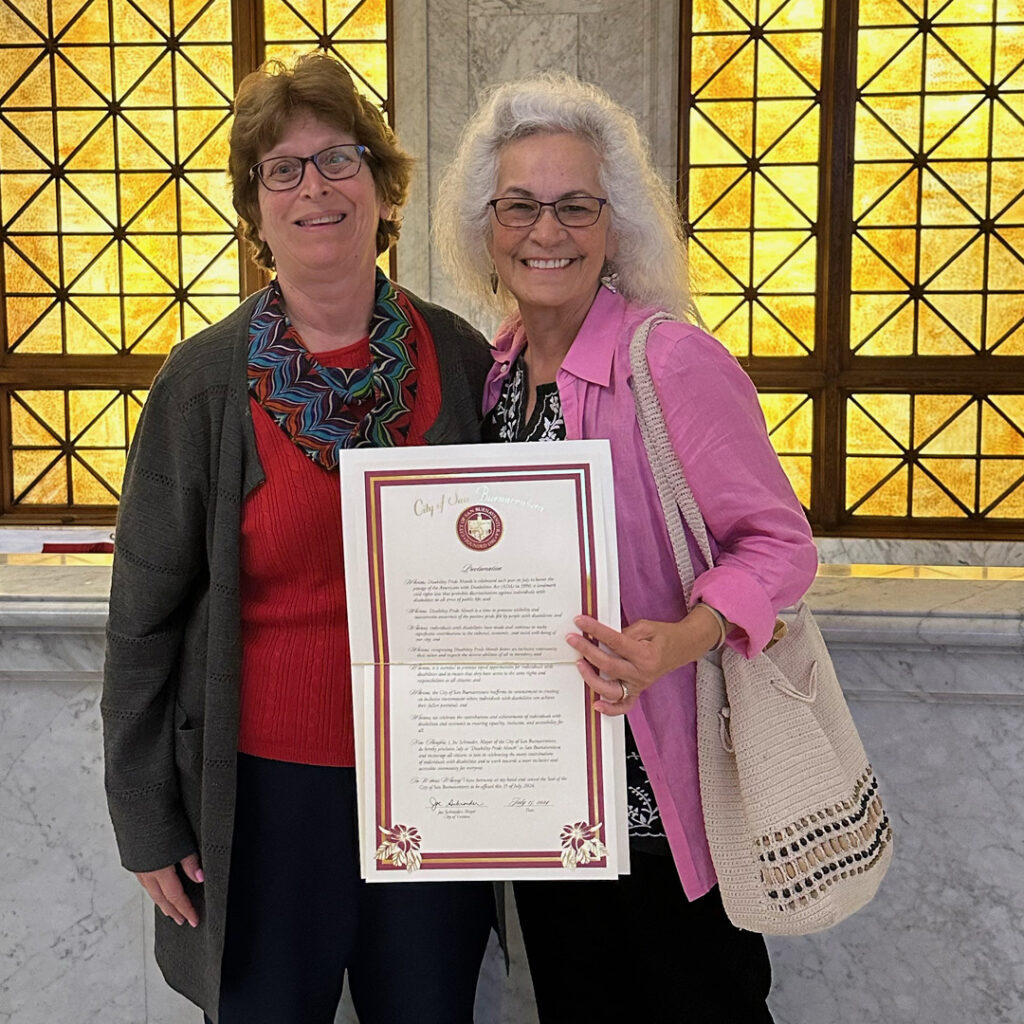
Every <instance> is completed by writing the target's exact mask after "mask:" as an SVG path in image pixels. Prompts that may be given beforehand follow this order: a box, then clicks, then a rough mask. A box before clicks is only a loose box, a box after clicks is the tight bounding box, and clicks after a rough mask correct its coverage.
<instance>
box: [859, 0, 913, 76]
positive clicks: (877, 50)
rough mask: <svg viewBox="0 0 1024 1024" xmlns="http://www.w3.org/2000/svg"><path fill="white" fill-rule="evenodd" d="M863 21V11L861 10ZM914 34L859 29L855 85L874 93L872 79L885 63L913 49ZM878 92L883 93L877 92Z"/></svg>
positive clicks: (894, 29)
mask: <svg viewBox="0 0 1024 1024" xmlns="http://www.w3.org/2000/svg"><path fill="white" fill-rule="evenodd" d="M861 17H862V20H861V24H862V25H863V24H864V21H863V10H862V15H861ZM915 42H916V41H915V32H914V31H910V30H903V29H897V28H895V27H887V28H884V29H871V28H861V30H860V32H858V33H857V84H858V87H859V88H861V89H865V88H866V89H867V91H869V92H874V91H876V90H874V89H873V88H872V79H873V78H874V77H875V76H876V75H878V74H880V73H882V72H883V69H884V68H885V66H886V64H887V62H889V61H891V60H893V58H898V57H899V55H900V53H901V52H904V51H906V50H909V51H910V52H913V50H914V49H915ZM878 91H884V89H883V90H878Z"/></svg>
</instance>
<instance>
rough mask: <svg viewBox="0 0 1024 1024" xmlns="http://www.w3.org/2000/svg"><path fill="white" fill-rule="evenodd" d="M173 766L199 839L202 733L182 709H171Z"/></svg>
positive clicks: (182, 796)
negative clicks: (173, 721) (172, 713)
mask: <svg viewBox="0 0 1024 1024" xmlns="http://www.w3.org/2000/svg"><path fill="white" fill-rule="evenodd" d="M174 719H175V726H174V765H175V767H176V768H177V770H178V791H179V792H180V794H181V802H182V805H183V806H184V809H185V815H186V817H187V818H188V820H189V824H190V825H191V826H192V831H193V832H194V833H195V836H196V839H197V840H198V839H199V823H200V812H201V809H202V789H203V734H204V731H205V730H204V729H203V727H202V726H201V725H198V726H196V725H191V724H189V721H188V716H187V715H186V714H185V710H184V708H182V707H181V705H180V704H175V708H174Z"/></svg>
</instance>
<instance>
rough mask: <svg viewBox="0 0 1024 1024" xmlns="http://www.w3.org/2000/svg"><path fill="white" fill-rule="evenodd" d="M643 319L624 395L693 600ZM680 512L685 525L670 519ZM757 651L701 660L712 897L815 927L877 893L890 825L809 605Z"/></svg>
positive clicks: (757, 917) (804, 929)
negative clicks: (629, 391) (715, 893)
mask: <svg viewBox="0 0 1024 1024" xmlns="http://www.w3.org/2000/svg"><path fill="white" fill-rule="evenodd" d="M666 319H670V318H669V317H668V316H667V315H666V314H655V315H654V316H652V317H649V318H648V319H647V320H645V321H644V322H643V324H641V325H640V327H639V328H638V329H637V331H636V334H635V335H634V337H633V341H632V343H631V346H630V363H631V367H632V371H633V394H634V398H635V401H636V406H637V420H638V422H639V424H640V430H641V434H642V435H643V439H644V447H645V449H646V451H647V458H648V461H649V462H650V465H651V470H652V472H653V474H654V479H655V483H656V484H657V486H658V495H659V497H660V499H661V505H662V511H663V512H664V515H665V522H666V525H667V527H668V532H669V536H670V538H671V540H672V549H673V553H674V555H675V560H676V568H677V570H678V572H679V579H680V583H681V584H682V587H683V594H684V595H685V597H686V603H687V606H688V607H689V605H690V594H691V591H692V589H693V581H694V572H693V566H692V564H691V562H690V555H689V549H688V547H687V544H686V534H685V532H684V529H683V523H684V522H685V524H686V527H687V528H688V529H689V531H690V533H691V534H692V535H693V537H694V539H695V540H696V541H697V545H698V547H699V549H700V551H701V554H702V556H703V558H704V561H705V563H706V565H707V566H708V567H709V568H710V567H711V566H712V565H713V564H714V561H713V559H712V555H711V546H710V544H709V542H708V534H707V527H706V525H705V524H704V519H703V517H702V516H701V514H700V509H699V508H698V507H697V503H696V501H695V500H694V497H693V494H692V493H691V491H690V487H689V484H688V483H687V481H686V476H685V474H684V472H683V467H682V466H681V465H680V464H679V460H678V458H677V457H676V455H675V452H674V450H673V448H672V445H671V443H670V442H669V439H668V434H667V431H666V428H665V418H664V414H663V412H662V409H661V406H660V404H659V401H658V396H657V392H656V391H655V389H654V383H653V381H652V380H651V374H650V368H649V366H648V364H647V338H648V335H649V334H650V331H651V329H652V327H654V326H655V325H656V324H657V323H659V322H660V321H662V320H666ZM680 513H682V519H681V518H680ZM776 637H778V638H779V639H776V640H773V641H772V643H771V644H769V645H768V647H767V648H766V650H765V651H764V653H762V654H760V655H758V656H757V657H755V658H750V659H748V658H745V657H744V656H743V655H742V654H740V653H738V652H737V651H734V650H732V649H731V648H728V647H727V648H725V649H724V650H723V651H722V652H721V654H720V655H719V654H717V653H716V654H711V655H708V656H705V657H704V658H702V659H701V660H700V661H699V662H698V665H697V748H698V750H697V752H698V763H699V770H700V790H701V802H702V804H703V808H704V824H705V829H706V831H707V837H708V846H709V848H710V850H711V859H712V861H713V863H714V865H715V872H716V873H717V875H718V884H719V889H720V892H721V895H722V903H723V905H724V906H725V911H726V913H727V914H728V915H729V919H730V920H731V921H732V922H733V924H735V925H736V926H737V927H739V928H745V929H747V930H749V931H758V932H763V933H765V934H770V935H804V934H808V933H810V932H816V931H821V930H823V929H825V928H829V927H831V926H832V925H834V924H836V923H838V922H839V921H841V920H843V918H845V917H848V916H849V915H850V914H852V913H854V911H856V910H859V909H860V908H861V907H862V906H864V904H865V903H867V902H868V901H869V900H870V899H871V898H872V897H873V896H874V894H875V892H876V891H877V889H878V885H879V883H880V882H881V880H882V877H883V876H884V874H885V872H886V870H887V869H888V867H889V862H890V861H891V860H892V849H893V845H892V843H893V839H892V827H891V824H890V822H889V817H888V815H887V814H886V812H885V808H884V807H883V806H882V800H881V797H880V796H879V792H878V780H877V779H876V778H875V775H874V772H873V771H872V768H871V764H870V762H869V761H868V758H867V754H866V753H865V751H864V746H863V744H862V743H861V740H860V736H859V735H858V733H857V728H856V726H855V725H854V722H853V718H852V717H851V715H850V710H849V708H848V707H847V705H846V700H845V698H844V697H843V691H842V687H841V686H840V685H839V680H838V679H837V678H836V673H835V669H834V668H833V665H832V659H831V657H830V656H829V653H828V649H827V648H826V646H825V641H824V640H823V639H822V636H821V631H820V630H819V629H818V626H817V623H816V622H815V621H814V617H813V616H812V614H811V611H810V609H809V608H808V607H807V605H806V604H804V603H803V602H801V603H800V604H799V606H798V608H797V612H796V617H795V619H794V620H793V621H792V622H791V623H790V624H789V625H788V629H785V631H783V630H781V629H777V630H776Z"/></svg>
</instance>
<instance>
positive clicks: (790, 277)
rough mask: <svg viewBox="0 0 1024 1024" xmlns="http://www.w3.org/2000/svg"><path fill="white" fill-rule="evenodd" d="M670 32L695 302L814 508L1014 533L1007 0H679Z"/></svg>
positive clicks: (1019, 260) (1012, 36) (1014, 236)
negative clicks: (733, 359) (674, 42)
mask: <svg viewBox="0 0 1024 1024" xmlns="http://www.w3.org/2000/svg"><path fill="white" fill-rule="evenodd" d="M683 41H684V45H683V48H682V50H683V56H682V80H683V98H684V108H685V109H684V111H683V116H682V117H681V122H680V135H681V139H680V158H681V166H682V171H683V173H682V181H683V188H682V190H681V200H682V206H683V212H684V216H685V220H686V225H687V230H688V233H689V235H690V239H691V245H690V252H691V263H692V266H693V271H694V277H695V284H696V287H697V289H698V305H699V308H700V311H701V313H702V315H703V316H704V319H705V320H706V321H707V322H708V323H709V326H710V327H711V329H712V330H713V331H714V333H716V334H717V336H718V337H719V338H721V340H722V341H723V342H724V343H725V344H726V345H728V346H729V348H730V349H731V350H732V351H733V352H734V353H735V354H736V355H737V356H738V357H739V358H740V359H741V361H743V363H744V364H745V366H746V367H747V369H748V370H749V372H750V373H751V376H752V377H753V378H754V380H755V382H756V383H757V384H758V386H759V389H760V390H761V392H762V406H763V408H764V411H765V416H766V420H767V423H768V426H769V431H770V433H771V436H772V438H773V440H774V442H775V444H776V449H777V450H778V452H779V454H780V458H782V461H783V465H784V466H785V468H786V470H787V472H788V473H789V475H790V478H791V479H792V481H793V483H794V487H795V489H796V491H797V494H798V496H799V497H800V499H801V501H803V502H804V504H805V506H806V507H807V508H808V510H809V513H810V518H811V520H812V522H813V523H814V524H815V526H816V528H818V529H819V531H822V532H833V533H847V534H858V533H859V534H888V535H904V536H914V535H932V536H937V535H944V536H951V537H957V536H992V537H994V536H1010V535H1019V530H1020V526H1021V524H1022V522H1024V2H1022V0H999V2H996V0H860V2H859V3H858V4H833V3H827V2H823V0H692V3H690V4H688V5H684V25H683ZM787 416H788V418H787Z"/></svg>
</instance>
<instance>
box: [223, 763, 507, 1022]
mask: <svg viewBox="0 0 1024 1024" xmlns="http://www.w3.org/2000/svg"><path fill="white" fill-rule="evenodd" d="M493 920H494V890H493V887H492V886H491V884H490V883H489V882H462V883H454V882H418V883H413V882H395V883H389V884H380V883H378V884H373V885H369V884H367V883H366V882H363V881H362V880H361V879H360V878H359V859H358V843H357V832H356V793H355V772H354V769H352V768H323V767H317V766H313V765H301V764H291V763H287V762H282V761H270V760H266V759H263V758H257V757H250V756H248V755H245V754H240V755H239V756H238V794H237V802H236V814H235V836H234V842H233V845H232V855H231V876H230V881H229V889H228V916H227V931H226V935H225V949H224V958H223V962H222V975H221V978H222V980H221V999H220V1012H219V1024H332V1022H333V1021H334V1016H335V1012H336V1010H337V1007H338V1003H339V1000H340V999H341V992H342V985H343V983H344V978H345V973H346V971H347V972H348V979H349V987H350V990H351V994H352V1001H353V1004H354V1005H355V1008H356V1012H357V1013H358V1015H359V1020H360V1024H404V1022H408V1024H413V1022H415V1024H472V1020H473V1001H474V998H475V994H476V982H477V976H478V974H479V971H480V964H481V962H482V961H483V956H484V950H485V949H486V946H487V940H488V935H489V932H490V929H491V927H492V923H493ZM207 1020H209V1018H207Z"/></svg>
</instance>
